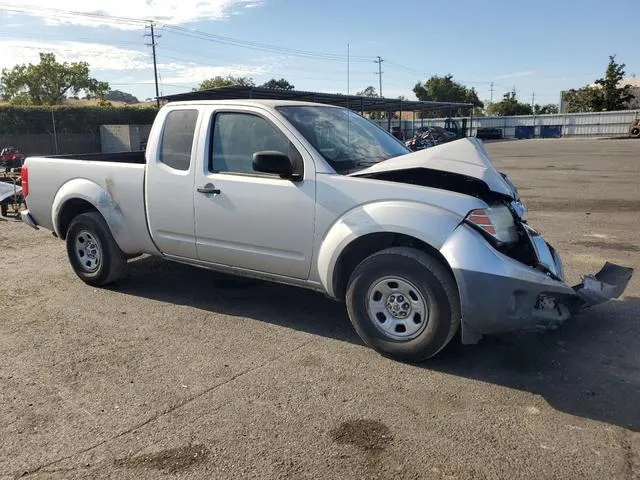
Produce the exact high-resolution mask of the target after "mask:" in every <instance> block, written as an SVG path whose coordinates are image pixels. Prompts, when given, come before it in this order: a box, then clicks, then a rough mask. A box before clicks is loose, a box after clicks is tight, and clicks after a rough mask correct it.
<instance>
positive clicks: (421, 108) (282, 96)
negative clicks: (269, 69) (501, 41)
mask: <svg viewBox="0 0 640 480" xmlns="http://www.w3.org/2000/svg"><path fill="white" fill-rule="evenodd" d="M161 99H162V100H165V101H168V102H178V101H187V100H238V99H252V100H297V101H300V102H316V103H324V104H327V105H337V106H339V107H345V108H349V109H351V110H356V111H360V112H362V113H364V112H428V111H433V110H447V109H450V110H452V111H453V110H457V109H460V108H463V109H470V110H471V109H472V107H473V104H471V103H454V102H423V101H417V100H401V99H399V98H384V97H362V96H359V95H341V94H337V93H321V92H304V91H299V90H277V89H272V88H260V87H249V86H246V87H245V86H234V87H222V88H213V89H210V90H198V91H195V92H187V93H178V94H175V95H165V96H164V97H161Z"/></svg>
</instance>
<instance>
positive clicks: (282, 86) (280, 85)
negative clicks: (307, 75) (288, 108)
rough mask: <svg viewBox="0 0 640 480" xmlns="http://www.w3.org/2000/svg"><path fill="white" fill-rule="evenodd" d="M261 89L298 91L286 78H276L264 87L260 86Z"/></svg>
mask: <svg viewBox="0 0 640 480" xmlns="http://www.w3.org/2000/svg"><path fill="white" fill-rule="evenodd" d="M260 87H261V88H271V89H273V90H295V89H296V87H295V85H292V84H290V83H289V82H288V81H287V80H285V79H284V78H281V79H280V80H276V79H275V78H272V79H271V80H269V81H268V82H265V83H263V84H262V85H260Z"/></svg>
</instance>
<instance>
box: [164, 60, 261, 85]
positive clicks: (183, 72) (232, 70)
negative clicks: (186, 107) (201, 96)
mask: <svg viewBox="0 0 640 480" xmlns="http://www.w3.org/2000/svg"><path fill="white" fill-rule="evenodd" d="M267 68H268V67H267V65H225V66H218V67H200V66H193V65H175V64H174V65H173V71H171V72H169V73H163V74H162V82H163V83H200V82H202V81H203V80H206V79H207V78H211V77H215V76H218V75H221V76H226V75H236V76H248V77H252V76H257V75H264V74H265V73H266V72H267ZM158 69H159V70H160V71H161V72H166V70H167V69H166V68H163V65H159V66H158Z"/></svg>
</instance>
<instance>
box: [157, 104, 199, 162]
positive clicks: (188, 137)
mask: <svg viewBox="0 0 640 480" xmlns="http://www.w3.org/2000/svg"><path fill="white" fill-rule="evenodd" d="M197 120H198V110H171V111H170V112H169V113H168V114H167V116H166V118H165V121H164V129H163V131H162V140H161V142H160V157H159V160H160V161H161V162H162V163H164V164H165V165H167V166H169V167H171V168H175V169H176V170H189V165H190V164H191V147H192V146H193V136H194V135H195V131H196V122H197Z"/></svg>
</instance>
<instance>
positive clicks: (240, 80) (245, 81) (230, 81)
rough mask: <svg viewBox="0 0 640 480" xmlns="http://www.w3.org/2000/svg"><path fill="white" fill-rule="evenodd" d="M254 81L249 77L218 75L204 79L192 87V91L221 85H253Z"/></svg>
mask: <svg viewBox="0 0 640 480" xmlns="http://www.w3.org/2000/svg"><path fill="white" fill-rule="evenodd" d="M254 85H255V83H254V82H253V78H251V77H235V76H233V75H227V76H226V77H222V76H220V75H218V76H216V77H213V78H209V79H207V80H204V81H203V82H202V83H201V84H200V85H198V88H194V89H193V91H194V92H196V91H198V90H210V89H212V88H223V87H253V86H254Z"/></svg>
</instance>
